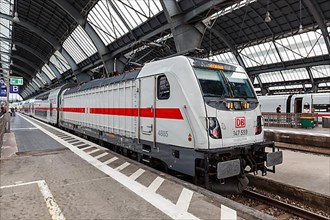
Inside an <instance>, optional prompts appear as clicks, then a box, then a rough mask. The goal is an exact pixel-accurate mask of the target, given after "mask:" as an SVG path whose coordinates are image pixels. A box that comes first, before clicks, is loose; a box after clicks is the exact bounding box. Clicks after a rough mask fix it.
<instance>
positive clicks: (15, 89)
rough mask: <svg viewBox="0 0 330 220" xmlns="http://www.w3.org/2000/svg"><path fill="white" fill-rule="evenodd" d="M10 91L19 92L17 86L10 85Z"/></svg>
mask: <svg viewBox="0 0 330 220" xmlns="http://www.w3.org/2000/svg"><path fill="white" fill-rule="evenodd" d="M9 91H10V93H19V86H12V85H10V90H9Z"/></svg>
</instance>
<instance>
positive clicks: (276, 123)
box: [262, 112, 318, 128]
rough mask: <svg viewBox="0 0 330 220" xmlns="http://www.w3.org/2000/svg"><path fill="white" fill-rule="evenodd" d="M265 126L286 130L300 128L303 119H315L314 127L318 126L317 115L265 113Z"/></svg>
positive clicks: (263, 114) (263, 115)
mask: <svg viewBox="0 0 330 220" xmlns="http://www.w3.org/2000/svg"><path fill="white" fill-rule="evenodd" d="M262 117H263V119H264V126H268V127H285V128H300V127H301V118H306V117H311V118H314V126H318V114H317V113H274V112H263V113H262Z"/></svg>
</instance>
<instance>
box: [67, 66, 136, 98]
mask: <svg viewBox="0 0 330 220" xmlns="http://www.w3.org/2000/svg"><path fill="white" fill-rule="evenodd" d="M140 71H141V70H140V69H138V70H133V71H130V72H125V73H123V74H120V75H116V76H112V77H109V78H102V79H95V80H92V81H89V82H87V83H84V84H82V85H80V86H76V87H73V88H70V89H68V90H67V91H66V92H65V93H64V94H65V95H69V94H73V93H77V92H81V91H85V90H89V89H93V88H97V87H100V86H107V85H110V84H113V83H119V82H123V81H127V80H133V79H136V77H137V76H138V75H139V73H140Z"/></svg>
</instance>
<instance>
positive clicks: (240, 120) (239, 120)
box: [235, 117, 246, 128]
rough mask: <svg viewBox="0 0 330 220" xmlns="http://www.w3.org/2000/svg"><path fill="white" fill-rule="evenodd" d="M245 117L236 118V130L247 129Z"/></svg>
mask: <svg viewBox="0 0 330 220" xmlns="http://www.w3.org/2000/svg"><path fill="white" fill-rule="evenodd" d="M245 124H246V123H245V117H236V118H235V127H236V128H245Z"/></svg>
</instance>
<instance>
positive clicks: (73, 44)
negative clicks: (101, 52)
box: [63, 26, 97, 63]
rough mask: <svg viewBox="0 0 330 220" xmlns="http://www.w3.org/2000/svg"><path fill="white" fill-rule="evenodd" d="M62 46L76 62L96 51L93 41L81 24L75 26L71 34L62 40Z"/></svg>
mask: <svg viewBox="0 0 330 220" xmlns="http://www.w3.org/2000/svg"><path fill="white" fill-rule="evenodd" d="M63 47H64V49H66V50H67V51H68V53H69V54H70V55H71V56H72V58H73V59H74V61H75V62H76V63H80V62H81V61H83V60H85V59H87V58H88V57H90V56H91V55H93V54H94V53H96V52H97V49H96V48H95V46H94V44H93V42H92V41H91V39H90V38H89V36H88V35H87V34H86V32H85V31H84V29H83V28H82V27H81V26H77V28H76V29H75V30H74V31H73V32H72V34H71V35H70V36H69V37H68V38H67V39H66V40H65V41H64V43H63Z"/></svg>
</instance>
